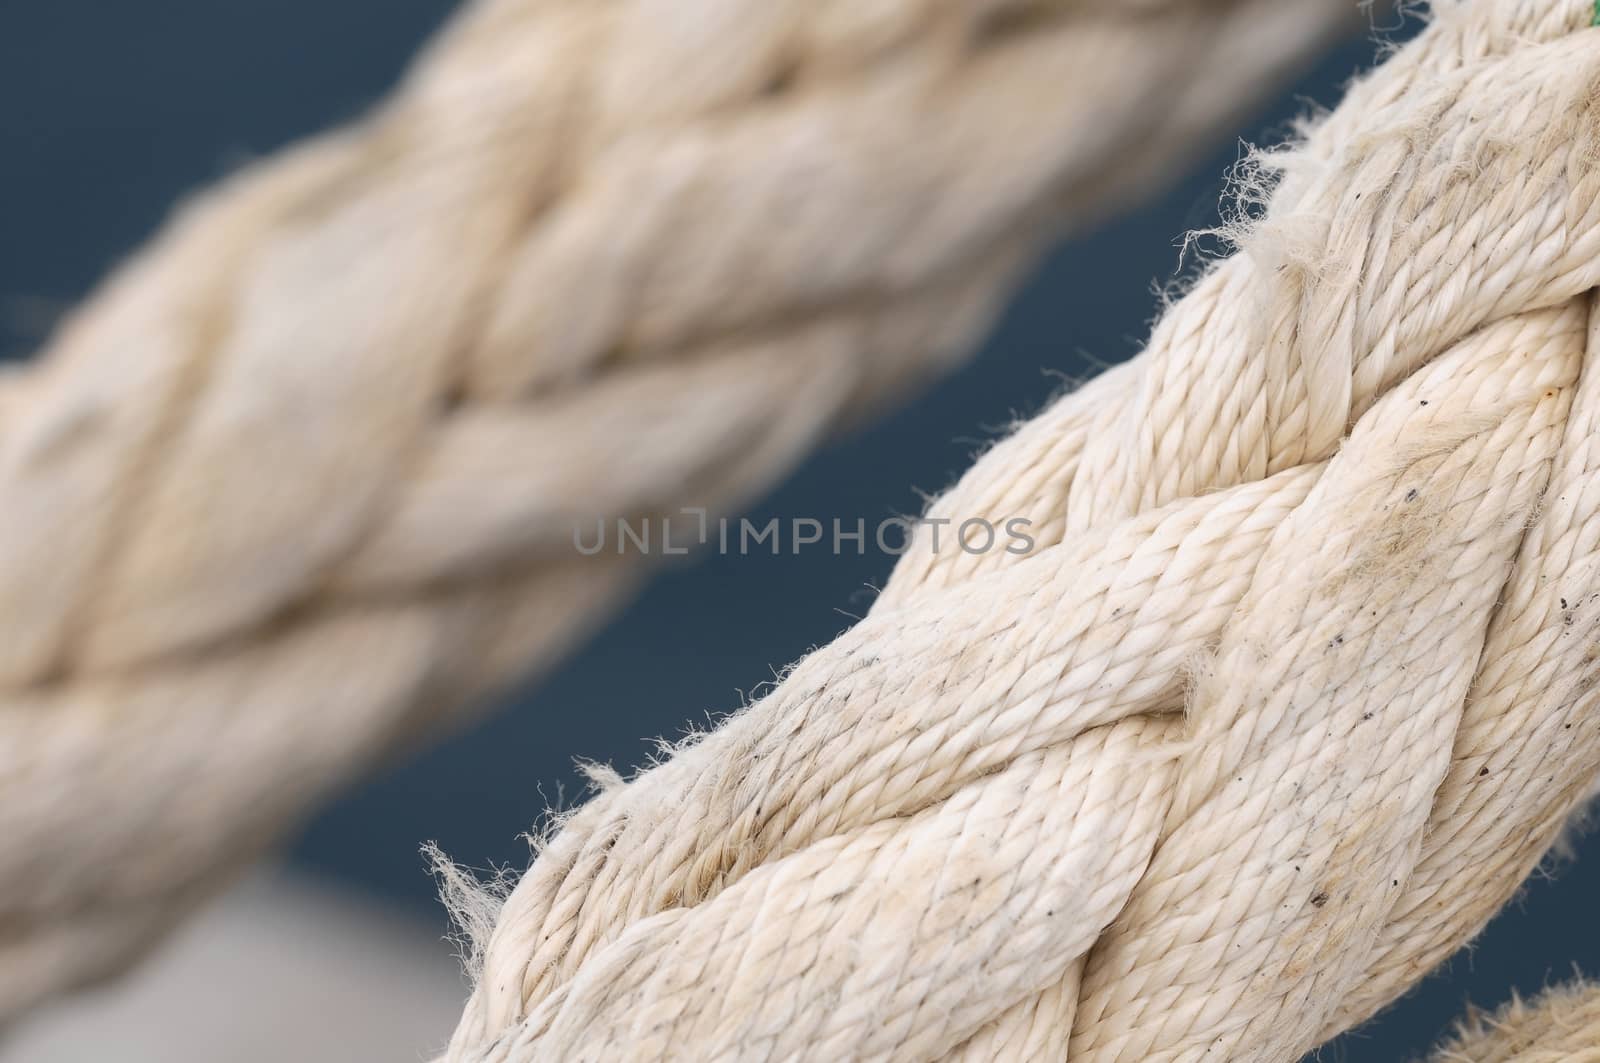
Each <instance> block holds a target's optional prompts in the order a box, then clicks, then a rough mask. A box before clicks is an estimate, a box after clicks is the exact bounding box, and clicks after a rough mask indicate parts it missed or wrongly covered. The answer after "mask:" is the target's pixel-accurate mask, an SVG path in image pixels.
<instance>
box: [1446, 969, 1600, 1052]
mask: <svg viewBox="0 0 1600 1063" xmlns="http://www.w3.org/2000/svg"><path fill="white" fill-rule="evenodd" d="M1433 1063H1600V989H1596V988H1595V987H1594V986H1590V985H1574V986H1567V987H1563V988H1558V989H1552V990H1549V991H1547V992H1545V993H1544V994H1542V995H1541V996H1540V997H1539V998H1538V999H1537V1000H1535V1001H1533V1003H1531V1004H1527V1003H1524V1002H1523V1001H1522V1000H1521V999H1520V998H1517V997H1513V998H1512V1000H1511V1003H1509V1004H1507V1005H1506V1006H1505V1007H1503V1008H1501V1009H1500V1010H1499V1011H1498V1012H1496V1013H1495V1014H1493V1015H1483V1014H1474V1015H1473V1016H1471V1017H1470V1018H1469V1019H1468V1020H1467V1021H1466V1022H1464V1023H1462V1025H1461V1029H1460V1031H1459V1032H1458V1033H1457V1035H1456V1037H1455V1038H1454V1039H1452V1040H1451V1041H1450V1043H1449V1044H1447V1045H1445V1046H1444V1047H1442V1048H1441V1049H1439V1051H1438V1052H1437V1053H1436V1054H1435V1055H1434V1056H1433Z"/></svg>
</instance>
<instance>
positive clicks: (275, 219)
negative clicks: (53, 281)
mask: <svg viewBox="0 0 1600 1063" xmlns="http://www.w3.org/2000/svg"><path fill="white" fill-rule="evenodd" d="M1352 14H1353V8H1352V7H1350V6H1348V5H1347V3H1346V2H1343V0H1291V2H1286V0H1217V2H1208V3H1204V4H1192V3H1167V2H1145V3H1140V4H1134V5H1119V6H1115V7H1114V8H1104V7H1097V6H1094V5H1084V4H1079V3H1077V2H1076V0H962V2H955V0H875V2H872V3H862V2H861V0H826V2H810V0H807V2H789V3H756V4H751V3H746V2H734V0H692V3H689V4H686V3H684V2H683V0H480V2H479V3H477V4H476V5H474V6H472V7H471V8H470V9H468V10H466V11H465V12H464V13H463V14H462V16H461V17H459V18H458V19H457V20H456V21H455V23H454V25H453V26H452V27H451V28H450V29H449V30H448V31H447V32H446V33H445V34H444V36H443V37H442V38H441V39H440V40H439V41H437V42H436V43H435V44H434V45H433V46H432V47H431V48H430V49H429V50H428V51H427V53H426V54H425V55H424V56H423V57H422V58H421V60H420V61H419V62H418V63H417V65H416V66H415V67H414V69H413V70H412V71H411V72H410V74H409V75H408V76H407V77H406V79H405V80H404V82H403V84H402V85H401V86H400V87H399V89H398V90H397V92H396V93H395V95H394V96H393V97H392V98H391V99H390V100H389V101H388V102H386V103H385V104H384V105H383V106H382V107H381V109H379V110H378V112H377V113H376V114H375V115H373V116H372V117H370V118H369V119H367V120H365V121H363V122H361V123H360V124H358V125H356V126H355V127H353V128H350V129H347V130H344V131H341V132H336V133H333V134H330V135H327V136H324V137H322V138H320V139H317V140H314V141H312V142H309V143H307V144H304V145H302V146H300V147H297V148H295V149H293V150H292V151H290V152H288V153H287V154H285V155H283V156H282V157H279V158H277V159H274V160H270V161H268V162H266V163H264V164H262V165H260V166H257V167H254V168H251V169H249V170H247V171H246V172H244V173H242V174H240V175H239V176H238V177H236V178H235V179H233V180H231V181H229V182H227V183H226V184H225V185H224V186H223V187H222V188H221V189H220V190H218V191H215V192H212V193H208V194H206V195H205V196H203V197H201V198H200V199H199V200H198V201H197V202H195V203H193V204H191V205H189V206H188V207H186V208H185V209H184V210H183V211H182V212H181V213H180V214H179V215H178V217H177V218H176V219H175V220H174V221H173V222H172V223H171V224H170V225H169V226H168V228H167V229H166V230H165V231H164V232H163V233H162V234H161V235H160V236H159V237H158V238H157V239H156V240H155V241H154V242H153V243H152V245H151V246H150V247H149V248H148V249H146V250H145V251H143V252H142V253H141V254H140V255H138V256H137V257H136V258H134V259H133V261H132V262H130V263H129V264H128V265H126V266H125V267H124V268H122V269H121V270H120V271H118V272H117V274H116V275H115V276H114V277H113V278H112V279H111V280H110V281H109V282H108V283H107V284H106V285H105V287H104V288H103V289H102V290H101V291H100V292H99V293H98V294H97V295H96V296H95V297H94V298H92V299H91V300H90V301H89V302H88V303H87V304H86V305H85V306H84V307H83V308H82V309H80V310H79V311H78V312H77V314H76V315H75V316H74V317H73V318H72V319H71V320H70V321H69V322H68V324H67V325H66V327H65V328H64V329H63V331H62V332H61V333H60V334H59V335H58V336H56V337H55V338H54V339H53V340H52V342H51V343H50V345H49V347H48V349H47V350H46V351H44V352H43V354H42V357H41V358H39V359H38V361H37V362H36V363H35V364H33V365H31V366H29V367H27V368H26V369H24V370H23V371H21V372H19V373H14V374H9V375H7V376H6V378H5V379H4V380H0V513H3V514H5V519H4V521H0V615H3V616H4V617H5V619H6V633H5V638H4V639H3V640H0V837H3V838H4V839H5V844H4V846H3V847H0V925H4V926H5V927H6V928H7V930H6V931H5V933H4V935H3V937H0V1019H3V1018H4V1017H5V1016H7V1015H10V1014H13V1013H15V1012H17V1011H18V1010H20V1009H22V1008H24V1007H26V1006H28V1005H29V1004H31V1003H32V1002H34V1001H36V1000H38V999H41V998H42V997H44V996H46V995H48V994H49V993H51V992H54V991H55V990H57V989H59V988H62V987H65V986H69V985H72V984H76V983H78V982H81V981H84V980H86V979H89V978H93V977H97V976H99V975H101V974H103V973H105V972H107V971H109V970H112V969H115V968H116V967H118V966H120V965H122V964H124V963H125V962H127V960H128V959H130V958H131V957H132V956H134V955H136V954H137V953H138V952H139V951H140V950H141V949H142V948H143V947H144V946H145V945H146V944H147V943H148V942H149V941H151V940H152V939H154V938H156V937H158V936H159V935H160V934H161V933H162V932H163V931H164V930H165V929H166V928H167V927H168V926H169V925H170V924H171V923H172V922H174V921H175V920H177V919H178V918H179V917H180V916H181V915H182V913H183V912H184V911H185V910H186V909H187V908H188V907H189V906H190V905H191V904H192V903H193V902H194V901H195V900H196V899H197V898H198V897H201V896H204V895H205V894H207V893H209V892H211V891H213V890H215V889H216V888H217V887H218V886H219V885H220V884H221V883H223V882H225V881H226V880H227V877H228V875H229V874H230V873H231V871H232V870H233V869H234V868H235V867H237V866H238V865H239V864H241V863H242V862H243V861H246V860H248V859H249V858H250V857H251V856H253V855H254V854H255V853H256V852H258V851H259V850H260V849H261V847H262V846H264V845H266V844H268V843H270V842H271V841H272V840H273V839H275V838H276V837H278V836H279V835H280V834H281V832H282V831H283V830H284V828H285V826H286V825H288V824H291V823H293V822H294V821H295V820H296V819H297V818H298V817H300V816H301V815H303V814H304V813H305V811H306V810H308V809H309V808H311V807H313V806H314V805H315V804H316V803H317V802H319V801H320V800H322V799H323V797H324V796H325V795H326V794H327V793H328V792H329V791H330V790H331V789H333V788H334V787H336V786H337V785H338V784H339V783H341V782H343V781H344V780H347V779H349V778H350V777H351V776H353V775H354V774H356V773H357V772H359V771H360V770H361V769H362V768H363V767H364V766H366V765H368V764H370V763H371V762H372V761H373V760H374V759H375V758H377V757H379V756H381V755H383V754H384V753H386V752H387V751H389V750H390V749H392V748H393V747H394V746H395V745H396V744H397V743H402V742H409V741H414V740H415V736H416V735H417V734H418V733H419V732H422V731H424V730H428V729H431V728H433V727H436V726H437V725H438V723H439V722H440V721H441V720H444V719H447V718H449V717H450V716H451V715H452V714H455V713H456V707H457V706H459V705H461V704H463V703H465V702H470V701H474V700H477V699H478V698H479V697H480V695H482V694H483V693H485V692H488V691H492V690H494V689H496V688H498V687H499V686H500V685H502V684H503V683H504V682H505V681H506V680H508V679H510V678H512V677H514V676H517V675H520V674H522V673H524V672H526V671H527V670H529V669H532V668H536V667H538V666H540V665H541V664H543V663H545V662H548V661H549V660H551V659H552V658H553V657H555V656H557V655H558V654H559V653H560V652H561V651H562V650H563V649H564V648H565V647H567V646H569V645H570V644H571V643H572V642H573V641H574V640H576V639H577V638H579V637H580V636H581V635H582V634H583V632H584V631H585V630H586V629H587V628H588V627H589V626H591V625H592V624H593V623H595V622H596V620H597V618H598V617H599V616H601V615H602V614H603V613H604V612H605V610H606V609H607V608H608V607H609V606H610V605H611V603H613V602H615V601H616V600H617V599H618V598H619V597H620V596H621V595H622V594H624V593H625V592H626V590H627V589H628V587H629V586H630V585H632V584H633V583H634V582H635V581H636V580H637V579H638V578H639V576H640V571H639V570H640V565H639V564H638V559H637V558H636V557H627V558H616V557H609V558H590V557H579V556H577V555H576V554H575V553H574V552H573V549H572V545H571V544H572V536H571V530H570V529H571V525H572V521H573V519H574V518H575V517H576V518H584V517H591V516H607V517H627V518H640V517H650V516H654V515H657V514H667V513H672V512H673V511H675V510H676V509H677V508H678V507H680V506H684V505H699V506H705V507H708V508H710V509H712V510H717V509H725V508H727V507H731V506H734V505H736V504H737V503H738V502H739V501H740V500H741V499H748V498H749V497H750V496H751V495H752V494H753V493H754V492H757V491H759V490H761V489H762V488H764V487H765V486H768V485H770V484H771V483H773V482H774V480H775V479H776V478H777V477H779V476H781V475H782V474H783V473H784V471H785V470H787V469H789V468H790V467H792V466H793V465H794V463H795V462H796V461H797V460H798V459H799V458H800V456H801V455H802V454H803V453H804V452H805V451H806V449H807V448H808V447H809V446H810V445H811V444H812V443H813V442H814V441H815V440H816V439H817V438H818V437H819V436H820V435H822V434H823V433H825V432H826V431H828V430H829V429H830V428H832V427H834V426H836V425H838V424H839V423H841V422H844V421H848V420H849V419H851V418H853V417H857V416H860V415H862V414H863V413H864V412H866V411H868V410H870V409H872V408H873V407H875V406H877V405H880V404H881V402H882V401H883V400H884V399H885V398H886V397H888V396H891V395H893V394H896V393H899V392H903V391H905V390H906V389H907V388H909V387H911V386H913V385H914V384H915V382H916V381H918V380H919V379H922V378H924V377H926V376H928V375H930V374H933V373H936V372H938V371H939V370H941V369H943V368H944V367H945V366H946V365H948V364H949V363H950V362H951V361H952V360H953V359H954V358H956V357H957V356H958V355H959V354H961V353H962V352H963V351H964V350H966V349H967V348H968V347H969V346H970V345H971V340H972V339H973V337H975V336H976V335H977V334H978V333H979V332H980V331H981V330H982V328H983V327H984V325H985V323H986V322H987V321H988V320H989V318H990V317H991V316H992V313H993V311H994V309H995V307H996V305H997V304H998V302H999V301H1000V300H1001V299H1002V298H1003V295H1004V293H1005V291H1006V290H1007V286H1008V284H1009V282H1010V281H1011V279H1012V278H1013V277H1015V276H1016V275H1017V273H1018V271H1019V270H1020V269H1021V268H1022V267H1023V266H1024V264H1025V263H1026V262H1027V261H1028V260H1029V258H1030V257H1031V256H1032V255H1033V254H1034V253H1035V252H1036V251H1038V249H1039V248H1040V247H1041V243H1042V241H1043V240H1045V239H1046V238H1047V237H1048V235H1049V234H1050V233H1051V232H1052V231H1053V230H1054V229H1055V228H1056V226H1057V225H1058V224H1062V223H1066V224H1070V223H1074V222H1079V221H1082V220H1084V219H1086V218H1089V217H1093V216H1097V215H1098V214H1100V213H1102V212H1103V211H1105V210H1108V209H1110V208H1111V207H1113V206H1115V205H1116V204H1117V203H1119V202H1121V201H1123V200H1125V199H1127V198H1128V197H1130V196H1132V195H1134V194H1137V193H1138V192H1139V191H1140V190H1142V189H1143V188H1145V187H1146V186H1148V185H1150V184H1153V183H1155V182H1158V181H1160V180H1162V179H1164V178H1166V177H1167V176H1168V175H1169V174H1170V173H1171V172H1172V170H1173V166H1174V164H1175V162H1176V161H1177V160H1180V159H1182V158H1183V157H1185V155H1186V154H1187V153H1188V152H1190V151H1191V150H1192V149H1194V148H1195V147H1197V146H1198V145H1199V144H1201V143H1203V142H1204V141H1205V140H1206V138H1207V137H1209V136H1210V135H1212V134H1213V133H1214V132H1215V131H1217V130H1218V129H1220V128H1222V127H1224V126H1225V124H1226V123H1227V122H1228V121H1229V120H1231V119H1232V117H1233V116H1234V115H1235V113H1236V112H1237V110H1238V109H1239V108H1240V107H1242V106H1244V105H1246V103H1247V102H1248V100H1249V99H1250V98H1252V97H1253V96H1255V95H1256V94H1258V93H1260V92H1262V91H1264V90H1265V89H1266V88H1267V87H1268V86H1270V85H1271V84H1273V83H1274V82H1275V80H1276V79H1277V78H1278V77H1279V76H1280V75H1281V74H1282V73H1283V72H1284V70H1285V69H1286V68H1287V67H1288V66H1290V65H1292V64H1293V63H1295V62H1297V61H1298V60H1299V58H1300V57H1301V56H1303V55H1305V54H1306V53H1307V52H1308V51H1309V50H1310V49H1311V48H1312V47H1314V46H1315V45H1316V44H1317V43H1318V42H1320V41H1321V40H1322V39H1324V38H1325V37H1326V36H1327V35H1328V34H1329V33H1330V32H1332V31H1333V30H1335V29H1336V28H1339V27H1342V26H1343V25H1344V24H1345V23H1346V22H1347V21H1348V20H1349V18H1350V17H1351V15H1352ZM713 50H714V52H715V54H716V56H717V60H718V61H716V62H706V61H705V57H706V55H707V54H708V53H710V52H712V51H713Z"/></svg>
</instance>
